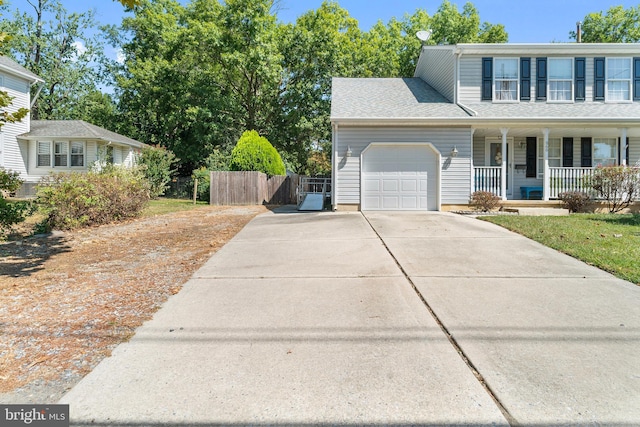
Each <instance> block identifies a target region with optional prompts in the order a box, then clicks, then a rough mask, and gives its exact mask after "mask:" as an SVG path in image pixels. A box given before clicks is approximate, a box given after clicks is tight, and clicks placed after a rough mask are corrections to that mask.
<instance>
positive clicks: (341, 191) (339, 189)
mask: <svg viewBox="0 0 640 427" xmlns="http://www.w3.org/2000/svg"><path fill="white" fill-rule="evenodd" d="M470 135H471V132H470V130H469V129H466V128H455V129H447V128H428V127H393V128H392V127H389V128H376V127H346V126H340V127H339V128H338V133H337V144H336V159H335V161H336V165H337V167H336V177H335V178H336V179H335V193H336V196H335V197H336V199H335V202H336V203H337V204H338V205H341V204H360V154H361V153H362V151H363V150H364V149H365V148H366V147H367V146H368V145H369V144H370V143H372V142H381V143H393V142H397V143H426V142H428V143H431V144H433V146H434V147H435V148H436V149H437V150H438V151H440V153H441V164H440V167H441V192H440V197H441V203H442V204H455V203H467V202H468V201H469V194H470V187H471V161H470V160H471V144H470V143H469V141H470V138H471V136H470ZM454 146H455V147H456V148H457V149H458V156H457V157H456V158H453V159H450V158H449V153H450V152H451V150H452V149H453V147H454ZM347 147H349V148H351V152H352V155H351V157H346V156H345V153H346V151H347Z"/></svg>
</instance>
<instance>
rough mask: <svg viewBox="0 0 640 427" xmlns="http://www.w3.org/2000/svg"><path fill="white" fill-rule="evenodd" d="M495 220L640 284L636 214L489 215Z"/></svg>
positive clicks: (638, 219) (638, 220)
mask: <svg viewBox="0 0 640 427" xmlns="http://www.w3.org/2000/svg"><path fill="white" fill-rule="evenodd" d="M482 219H483V220H485V221H489V222H492V223H494V224H498V225H500V226H502V227H505V228H507V229H509V230H512V231H515V232H516V233H519V234H522V235H523V236H526V237H528V238H530V239H533V240H535V241H537V242H540V243H542V244H543V245H546V246H549V247H551V248H554V249H556V250H558V251H560V252H564V253H566V254H568V255H571V256H573V257H575V258H578V259H580V260H582V261H584V262H586V263H587V264H590V265H593V266H595V267H598V268H600V269H602V270H605V271H608V272H609V273H611V274H613V275H615V276H617V277H619V278H621V279H624V280H628V281H630V282H632V283H635V284H637V285H640V215H638V214H624V215H622V214H572V215H570V216H507V215H505V216H489V217H483V218H482Z"/></svg>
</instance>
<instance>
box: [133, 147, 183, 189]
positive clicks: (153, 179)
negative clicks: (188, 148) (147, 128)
mask: <svg viewBox="0 0 640 427" xmlns="http://www.w3.org/2000/svg"><path fill="white" fill-rule="evenodd" d="M177 161H178V159H176V156H175V154H173V152H171V151H169V150H167V149H166V148H163V147H159V146H158V147H145V148H143V149H142V153H141V155H140V157H139V158H138V166H139V167H140V170H141V171H142V173H143V174H144V176H145V178H147V180H148V181H149V194H150V196H151V198H152V199H156V198H158V197H159V196H162V195H163V194H164V192H165V190H166V189H167V188H169V185H168V184H169V182H170V181H171V177H172V175H173V173H174V171H173V170H172V167H173V165H174V164H175V163H176V162H177Z"/></svg>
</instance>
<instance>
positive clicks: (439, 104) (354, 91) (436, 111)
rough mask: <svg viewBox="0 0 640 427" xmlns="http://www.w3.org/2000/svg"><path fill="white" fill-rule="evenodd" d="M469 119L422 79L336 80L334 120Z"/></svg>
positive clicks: (332, 91)
mask: <svg viewBox="0 0 640 427" xmlns="http://www.w3.org/2000/svg"><path fill="white" fill-rule="evenodd" d="M465 117H469V115H468V114H467V113H466V112H465V111H464V110H463V109H462V108H460V107H458V106H457V105H456V104H454V103H452V102H450V101H449V100H448V99H446V98H445V97H444V96H442V95H441V94H440V93H439V92H438V91H436V90H435V89H433V88H432V87H431V86H429V85H428V84H427V83H425V82H424V81H423V80H422V79H420V78H342V77H335V78H334V79H333V81H332V88H331V118H332V119H375V118H380V119H394V118H398V119H401V118H411V119H418V118H448V119H450V118H465Z"/></svg>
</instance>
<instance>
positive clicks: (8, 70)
mask: <svg viewBox="0 0 640 427" xmlns="http://www.w3.org/2000/svg"><path fill="white" fill-rule="evenodd" d="M0 70H2V71H3V72H4V73H7V74H11V75H14V76H17V77H20V78H22V79H25V80H27V81H29V84H31V85H34V84H36V83H44V80H42V79H41V78H40V77H38V76H36V75H31V74H26V73H22V72H20V71H18V70H14V69H13V68H10V67H7V66H4V65H2V64H0Z"/></svg>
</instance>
